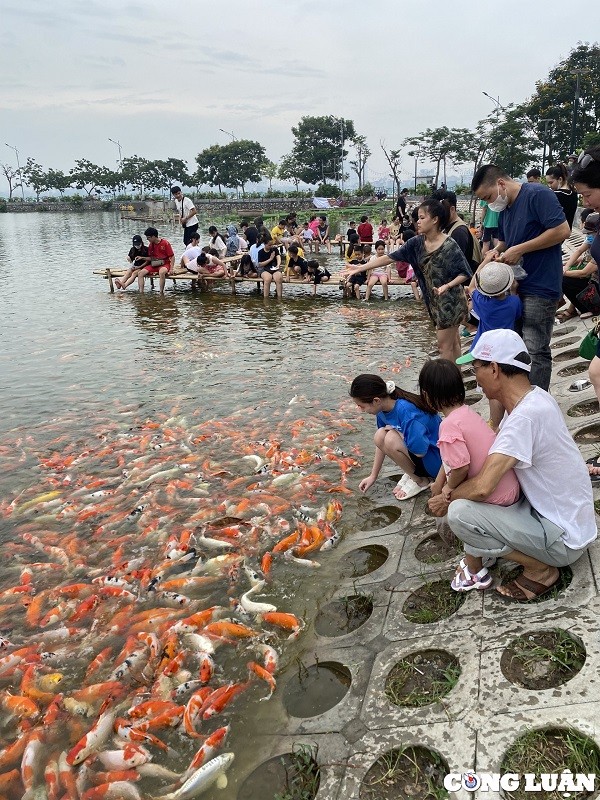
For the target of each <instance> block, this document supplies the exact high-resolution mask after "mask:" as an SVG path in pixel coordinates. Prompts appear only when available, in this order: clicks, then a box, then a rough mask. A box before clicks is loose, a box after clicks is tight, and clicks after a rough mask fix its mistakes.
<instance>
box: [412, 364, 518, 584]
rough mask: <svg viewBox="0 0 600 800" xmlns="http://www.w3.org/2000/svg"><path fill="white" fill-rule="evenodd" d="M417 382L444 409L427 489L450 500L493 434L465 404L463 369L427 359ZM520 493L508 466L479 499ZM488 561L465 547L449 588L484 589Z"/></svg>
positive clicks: (510, 498)
mask: <svg viewBox="0 0 600 800" xmlns="http://www.w3.org/2000/svg"><path fill="white" fill-rule="evenodd" d="M419 387H420V390H421V394H422V396H423V397H424V398H425V400H426V402H427V404H428V405H429V406H430V407H431V408H433V409H435V410H436V411H437V412H441V413H442V414H443V415H444V419H443V421H442V423H441V425H440V430H439V441H438V446H439V449H440V455H441V458H442V466H441V468H440V470H439V472H438V475H437V477H436V479H435V481H434V482H433V484H432V486H431V494H432V496H434V497H435V496H436V495H439V494H442V495H443V496H444V498H445V499H446V500H447V501H448V502H450V500H451V499H452V491H453V490H454V489H456V488H457V487H458V486H460V484H461V483H463V482H464V481H466V480H468V479H469V478H474V477H475V476H476V475H478V474H479V473H480V472H481V469H482V467H483V464H484V462H485V460H486V458H487V457H488V454H489V451H490V449H491V447H492V445H493V443H494V441H495V439H496V434H495V433H494V432H493V431H492V430H491V428H490V427H489V425H488V424H487V423H486V422H485V421H484V420H483V419H482V418H481V417H480V416H479V414H477V413H476V412H475V411H473V409H472V408H470V407H469V406H467V405H465V385H464V383H463V378H462V374H461V371H460V369H459V367H457V366H456V364H454V363H453V362H452V361H448V360H447V359H444V358H438V359H435V360H431V361H427V362H426V363H425V365H424V367H423V368H422V369H421V372H420V374H419ZM520 494H521V489H520V486H519V482H518V480H517V477H516V474H515V472H514V470H512V469H510V470H509V471H508V472H506V473H505V474H504V475H503V476H502V478H501V479H500V482H499V483H498V486H497V487H496V489H494V491H493V492H492V494H491V495H489V497H487V498H486V499H485V500H484V502H485V503H492V504H494V505H498V506H510V505H512V504H513V503H516V502H517V500H518V499H519V496H520ZM494 560H495V559H494ZM488 566H490V564H489V563H488V564H487V565H486V564H482V562H481V561H480V560H479V559H477V558H476V557H474V556H470V555H469V554H468V553H465V556H464V558H463V559H462V560H461V562H460V566H459V569H458V570H457V571H456V574H455V575H454V578H453V579H452V582H451V586H452V588H453V589H454V591H455V592H469V591H470V590H471V589H487V588H488V587H489V586H491V585H492V576H491V575H490V573H489V571H488V569H487V567H488Z"/></svg>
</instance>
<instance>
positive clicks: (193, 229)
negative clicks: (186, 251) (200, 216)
mask: <svg viewBox="0 0 600 800" xmlns="http://www.w3.org/2000/svg"><path fill="white" fill-rule="evenodd" d="M197 231H198V223H196V224H195V225H188V226H187V227H186V228H184V229H183V243H184V245H185V246H186V247H187V246H188V244H189V243H190V242H191V241H192V236H193V235H194V234H195V233H197Z"/></svg>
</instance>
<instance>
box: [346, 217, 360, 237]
mask: <svg viewBox="0 0 600 800" xmlns="http://www.w3.org/2000/svg"><path fill="white" fill-rule="evenodd" d="M352 234H356V235H358V233H357V230H356V222H354V220H350V222H349V223H348V230H347V231H346V239H347V240H348V241H350V236H351V235H352Z"/></svg>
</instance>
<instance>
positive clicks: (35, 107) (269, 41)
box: [0, 0, 600, 191]
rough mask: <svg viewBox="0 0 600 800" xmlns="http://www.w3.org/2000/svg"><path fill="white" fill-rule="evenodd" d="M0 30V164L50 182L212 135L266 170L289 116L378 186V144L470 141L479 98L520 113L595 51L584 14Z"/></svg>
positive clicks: (340, 6)
mask: <svg viewBox="0 0 600 800" xmlns="http://www.w3.org/2000/svg"><path fill="white" fill-rule="evenodd" d="M365 9H368V11H365ZM1 18H2V21H1V23H0V130H1V131H2V137H0V163H10V164H13V165H15V166H16V161H15V153H14V151H12V150H10V149H9V148H8V147H6V146H5V144H6V143H8V144H10V145H12V146H13V147H17V149H18V150H19V157H20V160H21V164H24V163H25V161H26V159H27V157H28V156H31V157H33V158H35V159H36V160H37V161H38V162H39V163H40V164H41V165H42V166H43V167H44V168H45V169H47V168H49V167H53V168H55V169H62V170H65V171H68V170H69V169H70V168H71V166H72V165H73V163H74V161H75V159H77V158H88V159H90V160H91V161H93V162H94V163H97V164H104V165H106V166H109V167H113V168H114V167H116V164H117V160H118V156H119V152H118V148H117V146H116V145H114V144H112V143H111V142H110V141H109V138H111V139H114V140H116V141H119V142H120V143H121V147H122V152H123V157H126V156H130V155H134V154H136V155H139V156H144V157H146V158H149V159H155V158H169V157H176V158H183V159H184V160H187V161H188V163H190V165H193V163H194V157H195V155H196V154H197V153H198V152H200V151H201V150H202V149H204V148H205V147H208V146H210V145H212V144H226V143H227V142H228V141H230V140H231V139H230V136H228V135H227V134H226V133H222V132H221V131H220V129H223V130H225V131H229V132H230V133H232V134H233V135H235V136H236V137H237V138H246V139H254V140H257V141H259V142H260V143H261V144H262V145H264V147H265V148H266V151H267V156H268V158H270V159H271V160H272V161H276V162H277V161H279V159H280V158H281V157H282V156H284V155H285V154H287V153H289V152H290V150H291V148H292V144H293V135H292V132H291V128H292V126H293V125H295V124H297V122H298V121H299V120H300V118H301V117H302V116H303V115H315V116H320V115H327V114H333V115H336V116H344V117H345V118H346V119H352V120H353V121H354V123H355V128H356V131H357V133H360V134H363V135H365V136H366V137H367V142H368V145H369V147H370V149H371V151H372V153H373V155H372V156H371V158H370V159H369V162H368V171H367V177H368V178H370V179H371V180H378V179H380V178H383V177H384V176H385V175H386V174H387V172H388V170H387V169H386V163H385V160H384V157H383V154H382V152H381V148H380V142H382V141H383V143H384V144H385V145H386V146H387V147H390V148H392V149H395V148H399V147H400V145H401V142H402V140H403V139H405V138H406V137H408V136H413V135H416V134H418V133H419V132H420V131H422V130H424V129H425V128H427V127H438V126H440V125H447V126H449V127H467V128H470V127H472V126H474V125H475V123H476V122H477V120H479V119H481V118H482V117H484V116H486V115H487V114H488V113H489V112H490V111H492V110H493V108H494V104H493V103H492V101H491V100H489V99H488V98H487V97H485V96H484V95H483V92H484V91H485V92H488V93H489V94H490V95H492V96H493V97H496V98H499V99H500V102H501V103H502V104H503V105H506V104H508V103H509V102H516V103H518V102H521V101H522V100H524V99H525V98H527V97H528V96H530V95H531V94H532V93H533V91H534V90H535V82H536V80H539V79H543V78H545V77H546V75H547V74H548V71H549V70H550V69H551V68H552V67H553V66H554V65H555V64H556V63H557V62H559V61H560V60H561V59H563V58H565V57H566V56H567V55H568V53H569V51H570V50H571V48H572V47H574V46H576V44H577V43H578V42H579V41H593V36H594V32H595V33H596V36H598V37H599V38H600V35H599V34H598V31H600V2H592V1H591V0H573V2H571V3H569V4H568V6H565V4H564V2H562V1H561V2H559V0H525V1H524V0H502V2H490V1H489V0H479V2H477V3H475V2H467V0H452V2H442V1H441V0H430V2H429V3H424V2H412V3H400V2H398V0H368V2H366V3H360V4H359V3H358V2H356V0H326V1H325V2H323V3H320V4H315V3H314V2H310V1H309V0H287V1H286V2H285V3H281V4H280V3H276V2H269V3H267V2H264V0H251V2H246V1H245V0H244V1H242V0H228V2H225V3H223V5H220V4H218V3H215V2H206V1H205V0H197V2H191V1H190V0H143V2H141V0H140V1H139V2H137V1H136V0H133V1H131V0H123V2H115V0H52V2H51V3H48V2H47V0H44V2H40V1H39V0H29V2H23V1H22V0H2V4H1ZM350 157H352V156H350ZM419 171H420V172H423V173H427V172H428V171H429V170H428V169H427V166H426V165H423V167H422V168H420V170H419ZM402 172H403V173H404V176H405V177H406V180H407V181H408V176H410V175H411V174H413V172H414V161H413V160H412V159H411V158H409V157H408V156H405V157H404V159H403V163H402ZM2 181H3V178H2V179H0V191H2V190H3V189H5V185H4V184H3V182H2Z"/></svg>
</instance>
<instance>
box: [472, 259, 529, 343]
mask: <svg viewBox="0 0 600 800" xmlns="http://www.w3.org/2000/svg"><path fill="white" fill-rule="evenodd" d="M475 281H476V283H477V288H476V289H475V290H474V292H473V294H472V296H471V298H472V301H473V311H472V313H473V315H474V316H475V317H477V319H478V320H479V325H478V327H477V333H476V334H475V338H474V339H473V344H472V345H471V350H472V349H473V348H474V347H475V345H476V343H477V342H478V341H479V337H480V336H481V334H482V333H485V332H486V331H495V330H499V329H505V330H514V329H515V325H516V323H517V320H519V319H520V318H521V315H522V313H523V305H522V303H521V299H520V298H519V297H518V295H516V294H511V288H512V286H513V284H514V282H515V275H514V272H513V270H512V268H511V267H510V266H509V265H508V264H503V263H502V262H501V261H490V263H489V264H486V265H485V267H483V268H482V269H481V270H480V271H479V272H478V273H476V275H475Z"/></svg>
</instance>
